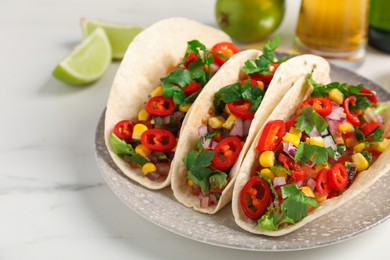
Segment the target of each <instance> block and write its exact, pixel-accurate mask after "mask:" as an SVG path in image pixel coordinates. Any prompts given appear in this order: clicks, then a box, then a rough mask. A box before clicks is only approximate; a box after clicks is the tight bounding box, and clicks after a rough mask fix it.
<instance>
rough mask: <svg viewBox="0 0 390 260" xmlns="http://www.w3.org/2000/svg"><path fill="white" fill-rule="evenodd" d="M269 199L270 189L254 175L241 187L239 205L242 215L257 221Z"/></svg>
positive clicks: (265, 182)
mask: <svg viewBox="0 0 390 260" xmlns="http://www.w3.org/2000/svg"><path fill="white" fill-rule="evenodd" d="M270 199H271V189H270V187H269V185H268V183H267V181H266V180H264V179H263V178H261V177H260V176H258V175H256V176H253V177H252V178H250V179H249V181H248V182H247V183H246V184H245V185H244V187H242V190H241V192H240V204H241V208H242V210H243V212H244V214H245V215H246V216H247V217H248V218H250V219H253V220H257V219H259V218H260V217H261V216H262V215H263V213H264V211H265V210H266V209H267V207H268V205H269V203H270Z"/></svg>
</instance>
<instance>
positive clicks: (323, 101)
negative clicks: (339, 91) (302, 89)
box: [302, 97, 333, 116]
mask: <svg viewBox="0 0 390 260" xmlns="http://www.w3.org/2000/svg"><path fill="white" fill-rule="evenodd" d="M304 106H311V107H312V108H313V109H314V110H315V111H316V112H317V113H318V114H320V115H321V116H328V115H330V113H332V107H333V106H332V100H330V99H329V98H326V97H315V98H308V99H306V100H305V101H304V102H303V103H302V107H304Z"/></svg>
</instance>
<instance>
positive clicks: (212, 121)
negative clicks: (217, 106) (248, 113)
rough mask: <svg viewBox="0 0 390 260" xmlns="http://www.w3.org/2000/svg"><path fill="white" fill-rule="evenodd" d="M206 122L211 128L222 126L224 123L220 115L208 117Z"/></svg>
mask: <svg viewBox="0 0 390 260" xmlns="http://www.w3.org/2000/svg"><path fill="white" fill-rule="evenodd" d="M208 123H209V125H210V126H211V127H212V128H214V129H219V128H222V126H223V124H224V123H225V118H223V117H222V116H213V117H210V118H209V120H208Z"/></svg>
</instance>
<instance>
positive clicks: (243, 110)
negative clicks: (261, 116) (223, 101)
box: [227, 99, 255, 119]
mask: <svg viewBox="0 0 390 260" xmlns="http://www.w3.org/2000/svg"><path fill="white" fill-rule="evenodd" d="M227 106H228V108H229V110H230V112H231V113H232V114H233V115H235V116H237V117H240V118H242V119H253V118H254V117H255V112H252V111H251V109H252V104H251V102H249V101H248V100H244V99H241V100H238V101H234V102H229V103H227Z"/></svg>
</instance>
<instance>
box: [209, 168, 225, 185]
mask: <svg viewBox="0 0 390 260" xmlns="http://www.w3.org/2000/svg"><path fill="white" fill-rule="evenodd" d="M209 182H210V188H215V189H220V188H222V187H224V186H225V185H226V184H227V174H226V173H225V172H222V171H218V170H216V171H214V173H213V174H212V175H211V176H210V178H209Z"/></svg>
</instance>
